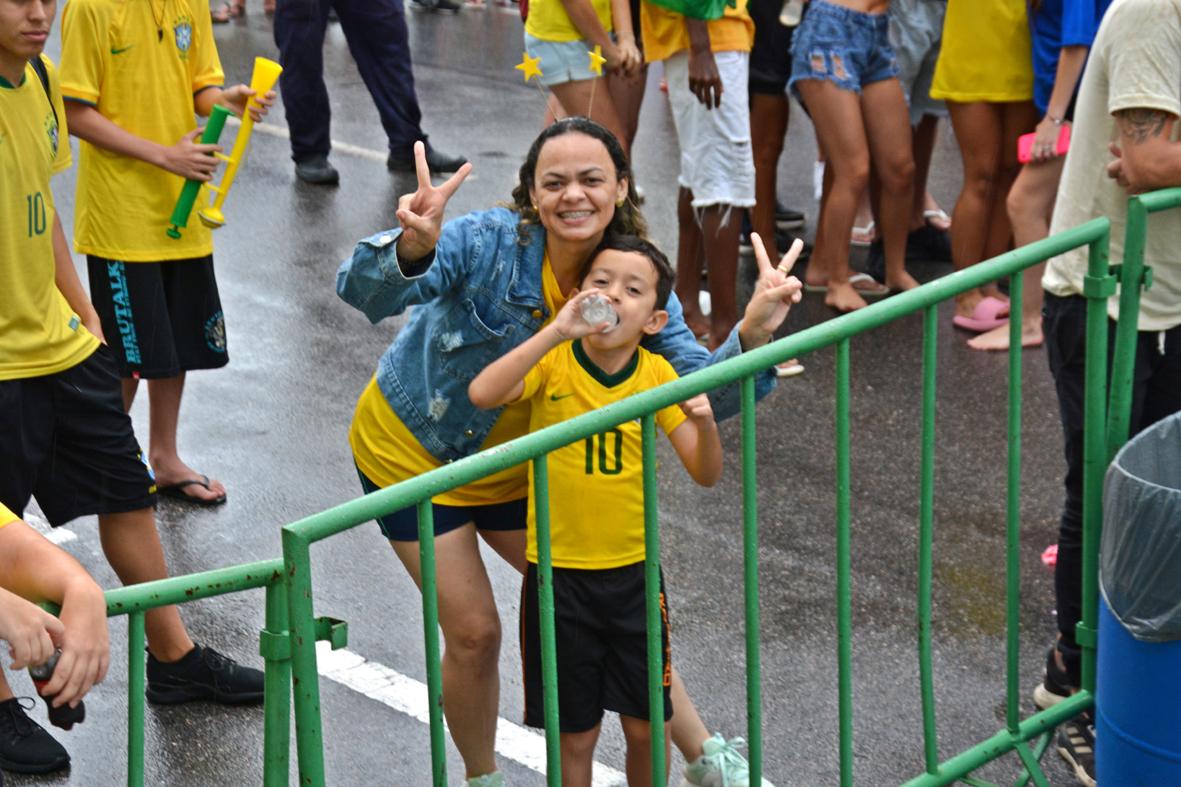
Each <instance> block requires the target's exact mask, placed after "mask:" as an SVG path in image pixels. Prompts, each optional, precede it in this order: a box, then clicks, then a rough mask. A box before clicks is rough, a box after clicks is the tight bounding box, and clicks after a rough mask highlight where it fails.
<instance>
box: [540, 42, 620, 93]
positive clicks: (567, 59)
mask: <svg viewBox="0 0 1181 787" xmlns="http://www.w3.org/2000/svg"><path fill="white" fill-rule="evenodd" d="M592 49H594V47H593V46H590V45H589V44H587V42H586V41H585V40H584V39H581V38H580V39H577V40H575V41H546V40H544V39H541V38H535V37H534V36H531V35H529V34H528V33H525V51H526V52H528V53H529V55H530V57H538V58H541V62H540V63H538V64H537V65H538V66H539V67H540V68H541V76H539V77H537V81H538V82H540V83H541V84H543V85H545V86H546V87H550V86H551V85H561V84H564V83H566V82H578V81H581V80H585V79H594V78H595V77H597V76H598V74H596V73H595V72H594V71H591V70H590V58H589V57H588V56H587V52H590V51H591V50H592ZM603 71H604V73H606V68H605V67H604V69H603Z"/></svg>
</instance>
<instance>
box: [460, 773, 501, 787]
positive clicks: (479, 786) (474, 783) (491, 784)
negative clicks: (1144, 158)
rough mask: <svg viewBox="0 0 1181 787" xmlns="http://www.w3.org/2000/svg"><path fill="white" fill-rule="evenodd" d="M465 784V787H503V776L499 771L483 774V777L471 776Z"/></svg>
mask: <svg viewBox="0 0 1181 787" xmlns="http://www.w3.org/2000/svg"><path fill="white" fill-rule="evenodd" d="M465 784H466V785H467V787H504V774H503V773H501V772H500V771H493V772H492V773H485V774H484V775H483V776H473V777H472V778H470V779H468V780H467V781H466V782H465Z"/></svg>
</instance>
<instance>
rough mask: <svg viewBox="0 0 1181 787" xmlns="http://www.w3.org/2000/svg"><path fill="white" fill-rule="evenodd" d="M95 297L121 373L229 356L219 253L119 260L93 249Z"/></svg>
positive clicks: (216, 364) (199, 365)
mask: <svg viewBox="0 0 1181 787" xmlns="http://www.w3.org/2000/svg"><path fill="white" fill-rule="evenodd" d="M86 262H87V268H88V269H89V272H90V299H91V300H92V301H93V302H94V308H95V310H97V311H98V316H99V319H100V320H102V326H103V334H105V336H106V339H107V343H108V344H109V345H110V347H111V350H112V351H113V352H114V354H115V361H116V363H117V364H118V367H119V374H120V376H122V377H128V378H130V377H137V378H138V377H142V378H144V379H152V378H160V377H176V376H177V375H179V374H180V373H181V372H187V371H191V370H194V369H218V368H220V367H222V366H225V365H226V364H227V363H229V361H230V356H229V355H228V354H227V353H226V325H225V319H224V318H223V316H222V312H221V298H220V297H219V296H218V294H217V279H216V278H214V275H213V257H212V256H208V257H198V258H196V259H191V260H168V261H166V262H120V261H118V260H108V259H105V258H103V257H95V256H93V255H88V256H87V257H86Z"/></svg>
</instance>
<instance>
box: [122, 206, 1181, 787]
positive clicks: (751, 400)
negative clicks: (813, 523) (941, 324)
mask: <svg viewBox="0 0 1181 787" xmlns="http://www.w3.org/2000/svg"><path fill="white" fill-rule="evenodd" d="M1179 206H1181V189H1170V190H1166V191H1161V192H1155V193H1153V194H1147V195H1142V196H1140V197H1137V198H1135V199H1133V200H1131V201H1130V204H1129V211H1128V224H1127V235H1126V242H1125V251H1124V262H1123V266H1122V271H1121V282H1122V291H1121V294H1120V313H1121V314H1122V315H1134V314H1137V313H1138V310H1139V291H1140V287H1141V286H1142V285H1145V284H1147V283H1148V282H1149V281H1150V278H1151V277H1150V275H1149V274H1150V271H1147V270H1146V269H1145V268H1144V265H1143V252H1144V245H1145V233H1146V230H1147V217H1148V215H1149V214H1150V213H1153V212H1157V211H1162V210H1167V209H1171V208H1175V207H1179ZM1108 233H1109V223H1108V221H1107V219H1096V220H1094V221H1091V222H1088V223H1087V224H1084V225H1082V226H1080V227H1076V228H1074V229H1071V230H1068V231H1066V232H1063V233H1060V234H1057V235H1055V236H1053V237H1050V238H1047V239H1045V240H1043V241H1039V242H1038V243H1034V244H1030V245H1028V246H1025V247H1023V248H1021V249H1018V250H1016V251H1014V252H1010V253H1008V254H1005V255H1002V256H1000V257H997V258H995V259H992V260H988V261H985V262H983V263H980V264H979V265H975V266H973V267H971V268H969V269H967V270H964V271H961V272H958V273H955V274H952V275H950V276H946V277H944V278H941V279H939V280H937V281H934V282H931V283H929V284H926V285H924V286H922V287H920V288H918V289H916V290H912V291H910V292H907V293H903V294H901V295H898V296H896V297H894V298H891V299H890V300H888V301H884V302H882V303H879V304H875V305H874V306H871V307H869V308H866V309H862V310H860V311H858V312H855V313H853V314H849V315H845V316H843V317H840V318H838V319H835V320H832V321H830V322H826V323H823V324H821V325H817V326H815V327H813V328H810V329H808V330H805V331H801V332H800V333H797V334H794V335H792V336H790V337H787V338H785V339H781V340H779V341H777V342H775V343H773V344H770V345H768V346H766V347H762V348H758V349H755V350H751V351H748V352H745V353H743V354H742V355H741V356H740V357H737V358H733V359H731V360H729V361H726V362H724V363H721V364H717V365H715V366H713V367H710V368H707V369H704V370H701V371H699V372H697V373H695V374H692V375H689V376H687V377H685V378H682V379H680V380H678V381H676V382H673V383H670V384H668V385H664V386H661V387H660V388H658V389H654V390H651V391H647V392H644V393H642V394H639V395H637V396H634V397H631V398H629V399H627V400H625V401H621V402H617V403H615V404H612V405H610V406H609V407H606V408H603V409H602V410H599V411H596V412H594V413H588V414H586V415H583V416H580V417H578V418H576V419H573V420H571V421H569V422H566V423H563V424H559V425H557V426H554V427H550V428H548V429H545V430H543V431H540V432H537V433H534V434H530V435H526V436H524V437H522V438H520V439H518V440H514V441H512V442H511V443H507V444H504V445H502V446H498V447H497V448H494V449H490V450H489V451H485V452H483V453H481V454H479V455H476V456H472V457H468V458H465V459H463V460H460V461H458V462H455V463H453V464H449V465H447V466H445V467H443V468H440V469H438V470H436V471H433V472H430V473H426V474H424V475H422V476H419V477H417V478H414V479H411V480H409V481H406V482H404V483H401V484H398V485H396V486H393V487H390V488H388V489H384V490H381V491H379V492H376V493H373V494H371V495H367V496H365V497H363V498H360V499H357V500H354V501H351V502H349V503H346V504H344V505H341V506H338V507H336V508H333V509H330V510H328V511H325V512H322V513H320V514H316V515H314V516H311V517H308V518H306V519H303V520H300V521H298V522H295V523H293V524H290V525H287V526H286V527H284V528H283V532H282V542H283V559H282V560H281V561H280V560H278V559H275V560H268V561H260V562H257V563H249V564H244V565H240V566H233V567H228V568H223V569H218V570H215V571H207V572H203V573H199V574H191V575H187V576H182V577H174V578H171V579H166V580H161V581H158V582H151V583H145V584H142V585H136V586H132V587H127V588H119V589H116V590H111V591H108V592H107V594H106V596H107V603H108V615H110V616H117V615H123V614H126V615H128V618H129V626H128V629H129V633H128V653H129V662H128V670H129V678H128V692H129V699H128V777H127V781H128V784H129V785H142V784H143V782H144V761H143V760H144V680H145V675H144V671H145V666H144V659H143V656H142V653H143V648H144V613H145V612H146V611H148V610H150V609H153V608H155V607H160V606H165V605H169V604H180V603H185V602H188V601H194V600H197V599H200V598H207V597H210V596H217V595H224V594H227V593H235V592H241V591H245V590H249V589H254V588H259V587H265V588H266V623H265V626H266V628H265V629H264V630H263V632H262V634H261V637H260V652H261V654H262V656H263V658H264V659H265V661H266V699H265V727H264V783H265V784H266V785H268V787H270V786H272V785H273V786H275V787H277V785H281V784H286V783H287V780H288V771H289V763H288V751H289V746H290V741H289V732H288V725H289V719H290V710H291V704H290V702H291V698H292V694H293V695H294V710H295V720H296V729H297V736H296V747H297V753H298V758H299V778H300V783H302V784H314V785H323V784H325V772H324V759H323V739H322V728H321V719H320V694H319V676H318V673H317V667H316V651H315V642H316V641H317V640H322V639H328V640H331V642H332V644H333V647H340V646H343V644H344V642H345V638H346V629H345V625H344V624H343V623H342V622H340V621H334V620H332V619H329V618H319V619H317V618H315V617H313V595H312V582H311V555H310V552H311V545H312V544H313V543H315V542H317V541H320V540H323V539H325V538H328V537H329V536H332V535H334V534H337V533H340V532H343V531H344V530H347V529H350V528H352V527H355V526H357V525H360V524H362V523H365V522H368V521H369V520H371V519H374V518H376V517H378V516H382V515H384V514H387V513H389V512H391V511H394V510H398V509H402V508H406V507H408V506H411V505H414V506H416V507H417V510H418V529H419V549H420V559H421V572H422V588H423V592H422V603H423V633H424V642H425V646H426V647H425V651H426V662H427V690H428V693H429V698H430V703H429V707H430V740H431V761H432V774H433V782H434V784H435V785H438V786H439V787H442V786H443V785H446V764H445V734H444V727H443V717H442V683H441V677H440V672H439V665H440V648H439V633H438V605H437V594H436V566H435V558H434V539H433V537H432V534H433V530H434V526H433V516H432V507H431V503H430V500H431V498H432V497H433V496H435V495H437V494H439V493H441V492H444V491H446V490H449V489H454V488H456V487H459V486H462V485H465V484H468V483H471V482H472V481H474V480H476V479H478V478H481V477H483V476H486V475H488V474H490V473H494V472H497V471H499V470H503V469H505V468H507V467H511V466H513V465H517V464H521V463H523V462H527V461H532V462H533V472H534V473H535V481H536V488H537V490H538V492H537V506H538V549H539V571H538V576H539V582H538V586H539V608H540V610H541V625H542V639H543V650H542V659H543V669H544V670H545V674H546V676H547V679H546V680H545V686H546V691H545V709H546V715H545V718H546V745H547V770H548V780H549V783H550V784H558V783H560V768H561V765H560V757H559V753H558V734H557V730H558V725H557V694H556V684H555V681H554V680H553V675H554V669H555V664H556V653H555V648H554V643H553V590H552V568H551V565H552V564H551V559H550V557H551V556H550V534H549V501H548V485H547V466H546V455H547V454H548V453H549V452H551V451H553V450H554V449H557V448H560V447H562V446H564V445H567V444H570V443H572V442H576V441H579V440H583V439H585V438H587V437H590V436H592V435H595V434H598V433H600V432H603V431H606V430H608V429H611V428H613V427H615V426H616V425H618V424H620V423H623V422H625V421H629V420H633V419H637V418H638V419H640V420H641V422H642V426H643V445H644V454H643V462H644V483H645V507H644V517H645V539H646V545H647V550H648V566H647V570H646V585H647V591H648V609H647V613H648V625H649V681H650V683H649V700H650V707H651V709H652V710H653V713H652V719H653V728H654V729H653V736H652V739H653V741H654V742H655V744H654V745H653V762H652V766H653V773H654V775H656V776H657V778H656V781H657V783H661V782H662V779H663V774H664V773H665V769H666V762H665V757H664V748H663V746H661V745H659V742H660V741H661V740H662V739H663V727H664V724H663V712H662V711H663V687H662V685H661V684H662V680H661V678H662V673H663V670H662V668H661V664H662V644H661V642H660V627H659V620H660V614H661V611H660V608H659V599H658V593H657V591H658V588H659V574H658V566H659V554H660V541H659V528H658V527H657V512H658V510H659V509H658V501H657V496H656V483H655V468H656V462H655V422H654V418H653V414H654V413H655V412H656V411H658V410H659V409H661V408H663V407H666V406H668V405H671V404H674V403H677V402H680V401H684V400H685V399H687V398H689V397H691V396H694V395H696V394H699V393H702V392H705V391H710V390H713V389H716V388H718V387H721V386H723V385H727V384H730V383H734V382H737V383H738V384H739V393H740V397H741V410H742V414H741V424H742V472H743V481H742V483H743V562H744V569H743V576H744V607H745V625H746V666H747V722H748V731H747V739H748V741H749V744H750V766H751V769H750V773H751V780H752V782H755V783H757V782H758V780H759V778H760V776H761V774H762V769H763V768H762V766H763V752H762V735H761V733H762V718H761V673H760V663H759V611H758V528H757V518H758V516H757V508H756V491H757V487H756V480H755V479H756V474H755V469H756V468H755V420H754V418H755V395H754V391H755V387H754V379H755V376H756V375H757V374H758V373H759V372H761V371H762V370H765V369H766V368H768V367H769V366H770V365H772V364H774V363H777V362H780V361H782V360H785V359H787V358H790V357H795V356H801V355H805V354H807V353H810V352H815V351H817V350H820V349H822V348H825V347H829V346H833V345H835V346H836V362H837V374H836V419H835V420H836V482H837V483H836V487H837V488H836V492H837V507H836V520H837V521H836V525H837V531H836V535H837V556H836V565H837V628H838V652H837V657H838V658H837V660H838V681H837V683H838V685H837V691H838V698H839V704H838V705H839V715H840V718H839V754H840V757H839V759H840V782H841V784H842V785H849V784H852V783H853V725H852V714H853V698H852V669H851V653H852V626H851V560H850V521H851V506H850V500H851V474H850V454H851V451H850V424H849V405H850V372H851V359H850V341H851V339H852V338H853V337H855V336H857V335H859V334H861V333H864V332H866V331H869V330H873V329H875V328H878V327H880V326H882V325H884V324H886V323H888V322H891V321H894V320H897V319H899V318H902V317H905V316H907V315H910V314H914V313H918V312H921V313H922V314H923V348H922V358H923V379H922V416H921V421H922V423H921V437H920V440H921V449H920V484H919V486H920V489H919V494H920V506H919V556H918V574H919V582H918V585H919V588H918V599H917V636H918V659H919V682H920V696H921V704H922V726H923V762H924V768H925V772H924V773H923V774H921V775H919V776H918V777H916V778H914V779H912V780H911V781H909V782H908V783H907V784H908V785H936V784H948V783H951V782H954V781H958V780H962V781H965V782H967V783H969V784H984V782H981V781H979V780H977V779H974V778H972V777H971V776H970V774H971V773H972V772H973V771H974V770H976V769H977V768H979V767H981V766H982V765H984V764H985V763H988V762H990V761H992V760H994V759H997V758H998V757H1000V756H1002V755H1004V754H1007V753H1010V752H1016V754H1017V756H1018V757H1019V758H1020V759H1021V761H1022V763H1023V765H1024V767H1025V770H1024V772H1023V773H1021V774H1020V776H1019V777H1018V779H1017V783H1025V782H1028V781H1029V780H1032V781H1033V782H1034V783H1035V784H1038V785H1046V784H1047V782H1046V779H1045V775H1044V774H1043V773H1042V771H1041V769H1040V765H1039V764H1038V760H1039V758H1040V757H1041V755H1042V753H1043V752H1044V751H1045V749H1046V746H1047V744H1048V742H1049V737H1050V734H1051V733H1052V731H1053V729H1054V728H1055V727H1056V726H1057V725H1058V724H1060V723H1061V722H1063V721H1065V720H1066V719H1069V718H1071V717H1072V716H1074V715H1076V714H1077V713H1079V712H1081V711H1083V710H1085V709H1087V708H1089V707H1091V706H1092V705H1093V701H1094V688H1095V669H1094V667H1095V625H1096V616H1097V597H1098V593H1097V556H1098V543H1099V531H1100V527H1101V524H1102V522H1101V519H1102V513H1101V504H1102V481H1103V473H1104V471H1105V469H1106V466H1107V464H1108V462H1109V461H1110V459H1111V457H1112V456H1114V454H1115V451H1116V450H1118V448H1119V446H1120V445H1122V444H1123V442H1125V441H1126V439H1127V436H1128V426H1129V418H1130V415H1129V413H1130V403H1131V382H1132V371H1133V361H1134V353H1133V352H1131V351H1130V348H1131V347H1132V345H1133V344H1134V342H1135V338H1136V324H1135V320H1121V321H1120V323H1119V327H1118V329H1117V332H1116V339H1115V342H1116V346H1115V352H1114V353H1113V357H1114V362H1113V364H1112V370H1111V379H1112V384H1111V387H1110V407H1108V401H1107V397H1108V394H1107V393H1106V392H1105V388H1106V384H1107V365H1108V363H1107V362H1108V330H1109V327H1108V318H1107V314H1106V309H1107V302H1108V299H1109V298H1110V296H1112V295H1113V294H1114V293H1115V286H1116V285H1115V277H1114V276H1113V275H1112V272H1111V271H1110V270H1109V268H1108V264H1107V246H1108ZM1080 246H1086V247H1088V250H1089V264H1088V273H1087V276H1086V280H1085V287H1084V289H1085V297H1086V298H1087V299H1088V306H1087V366H1086V391H1085V421H1086V430H1085V449H1084V503H1083V518H1084V541H1083V620H1082V621H1081V622H1080V623H1079V625H1078V641H1079V643H1080V645H1081V646H1082V648H1083V661H1082V682H1083V689H1082V691H1080V692H1079V693H1078V694H1076V695H1074V696H1072V697H1070V698H1069V699H1067V700H1065V701H1063V702H1061V703H1059V704H1058V705H1055V706H1054V707H1053V708H1051V709H1049V710H1046V711H1041V712H1039V713H1036V714H1034V715H1033V716H1031V717H1029V718H1026V719H1021V718H1020V702H1019V696H1020V687H1019V677H1020V676H1019V672H1018V609H1019V602H1020V597H1019V585H1018V579H1019V567H1020V562H1019V561H1020V557H1019V549H1018V546H1019V541H1018V536H1019V527H1020V521H1019V507H1018V503H1019V492H1020V488H1019V487H1020V474H1021V455H1020V435H1021V421H1020V417H1021V368H1022V367H1021V359H1022V352H1021V325H1020V314H1021V302H1022V299H1023V297H1024V293H1023V291H1022V277H1021V272H1022V271H1023V270H1024V269H1025V268H1027V267H1030V266H1032V265H1035V264H1037V263H1039V262H1042V261H1044V260H1046V259H1049V258H1050V257H1053V256H1056V255H1058V254H1061V253H1063V252H1066V251H1068V250H1070V249H1074V248H1077V247H1080ZM1002 277H1008V278H1009V281H1010V304H1011V305H1010V308H1011V313H1012V314H1013V318H1012V319H1011V320H1010V331H1011V332H1010V346H1011V348H1012V349H1011V351H1010V361H1009V376H1010V379H1009V399H1008V421H1009V422H1008V446H1009V448H1008V467H1007V487H1008V488H1007V506H1006V515H1007V524H1006V561H1005V570H1006V586H1007V591H1006V624H1007V625H1006V629H1007V634H1006V656H1007V658H1006V703H1005V727H1004V728H1003V729H1002V730H1000V731H998V732H997V733H996V734H994V735H993V736H991V737H990V738H988V739H987V740H985V741H982V742H980V743H978V744H976V745H975V746H972V747H970V748H969V749H967V750H965V751H963V752H961V753H959V754H957V755H955V756H953V757H951V758H949V759H947V760H944V761H942V762H940V761H939V757H938V745H937V736H936V714H935V701H934V690H933V679H932V628H931V587H932V557H931V553H932V540H933V529H934V514H933V511H934V508H933V500H934V440H935V398H936V378H935V370H936V336H937V311H936V309H937V306H938V304H939V303H941V302H943V301H946V300H948V299H949V298H953V297H954V296H955V295H957V294H959V293H961V292H965V291H967V290H970V289H973V288H976V287H979V286H982V285H984V284H987V283H989V282H991V281H994V280H996V279H998V278H1002ZM291 690H293V691H291Z"/></svg>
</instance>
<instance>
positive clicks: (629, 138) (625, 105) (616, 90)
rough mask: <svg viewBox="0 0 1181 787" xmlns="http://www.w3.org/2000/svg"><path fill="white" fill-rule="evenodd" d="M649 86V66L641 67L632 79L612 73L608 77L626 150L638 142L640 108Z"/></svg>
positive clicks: (609, 88)
mask: <svg viewBox="0 0 1181 787" xmlns="http://www.w3.org/2000/svg"><path fill="white" fill-rule="evenodd" d="M647 86H648V66H647V64H645V65H643V66H641V67H640V68H639V70H638V71H637V72H636V73H635V74H633V75H632V76H630V77H625V76H623V75H622V74H620V73H618V72H615V71H612V72H611V73H610V74H609V75H608V76H607V89H608V92H609V93H611V100H612V101H613V102H614V103H615V111H616V112H617V113H618V114H619V125H620V126H621V127H622V128H623V136H622V137H620V140H619V141H620V142H621V143H622V144H623V149H624V150H631V149H632V145H633V144H634V143H635V141H636V130H637V129H638V128H639V126H640V107H641V106H642V105H643V103H644V90H645V88H646V87H647Z"/></svg>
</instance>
